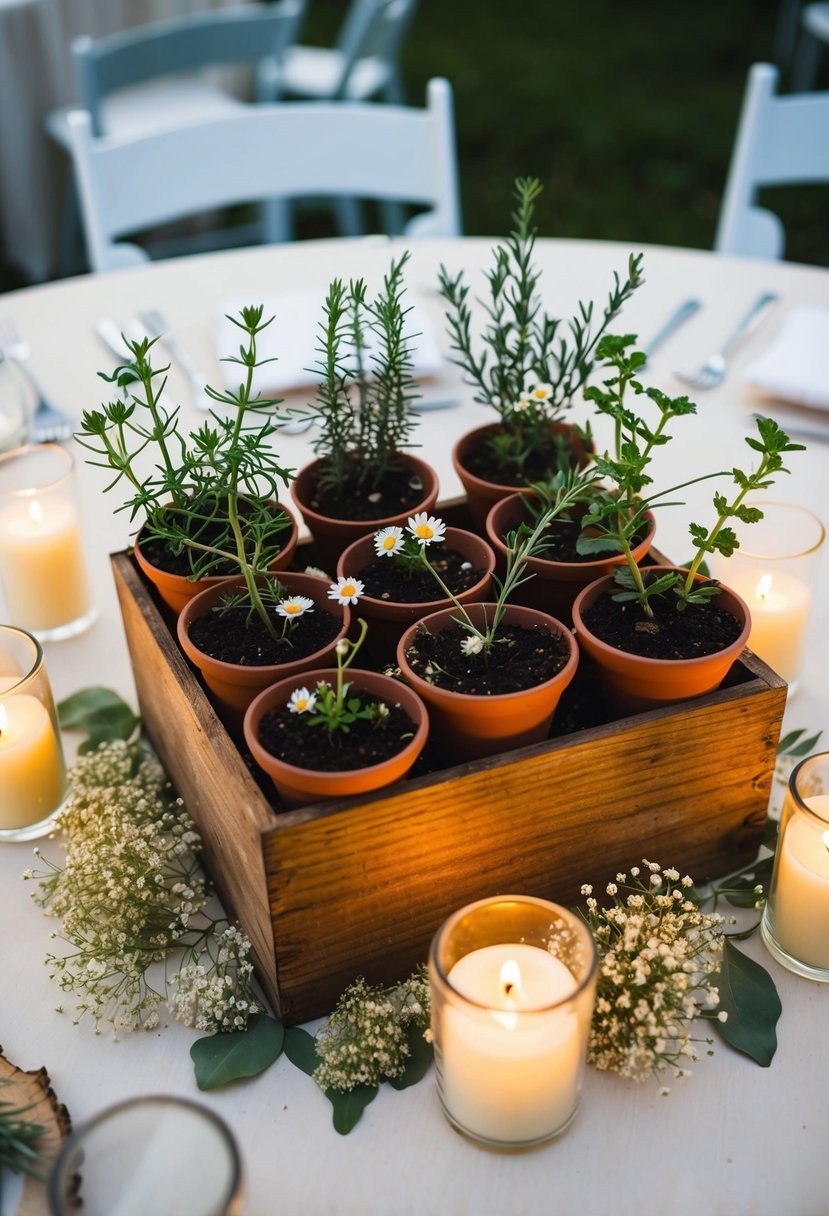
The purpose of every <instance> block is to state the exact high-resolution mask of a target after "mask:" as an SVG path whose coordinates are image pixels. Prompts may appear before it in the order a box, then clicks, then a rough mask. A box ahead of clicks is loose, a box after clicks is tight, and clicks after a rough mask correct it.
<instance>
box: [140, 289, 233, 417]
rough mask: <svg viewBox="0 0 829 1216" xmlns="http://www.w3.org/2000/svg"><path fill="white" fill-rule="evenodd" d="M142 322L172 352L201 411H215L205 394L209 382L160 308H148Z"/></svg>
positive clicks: (152, 335)
mask: <svg viewBox="0 0 829 1216" xmlns="http://www.w3.org/2000/svg"><path fill="white" fill-rule="evenodd" d="M141 320H142V321H143V322H144V324H145V325H146V326H147V330H148V332H149V335H150V337H151V338H161V341H162V342H163V343H164V345H165V346H166V347H167V350H168V351H169V352H170V357H171V358H172V359H174V360H175V361H176V363H177V364H178V365H179V367H180V368H181V370H182V371H183V372H184V374H185V376H186V377H187V379H188V380H189V381H190V388H191V390H192V393H193V400H194V401H195V403H196V405H197V406H198V407H199V409H200V410H210V409H213V407H214V405H215V402H214V401H212V400H211V398H210V397H209V396H208V395H207V393H206V392H205V389H206V387H207V381H206V380H205V378H204V376H203V375H202V374H201V372H199V371H197V370H196V365H195V363H194V362H193V360H192V359H191V358H190V356H189V355H188V353H187V351H186V350H185V349H184V348H183V347H182V345H181V343H180V342H179V340H178V338H177V337H176V336H175V334H174V333H173V332H172V326H171V325H170V322H169V321H168V320H167V318H166V317H165V316H164V313H163V312H162V311H161V309H160V308H148V309H146V310H145V311H144V312H142V314H141Z"/></svg>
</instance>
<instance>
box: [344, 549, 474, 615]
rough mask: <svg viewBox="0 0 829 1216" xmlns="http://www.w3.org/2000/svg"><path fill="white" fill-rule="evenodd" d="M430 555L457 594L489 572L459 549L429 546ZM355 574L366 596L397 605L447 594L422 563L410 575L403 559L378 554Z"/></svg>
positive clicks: (427, 601)
mask: <svg viewBox="0 0 829 1216" xmlns="http://www.w3.org/2000/svg"><path fill="white" fill-rule="evenodd" d="M427 557H428V558H429V564H430V565H431V566H433V567H434V569H435V570H436V571H437V573H438V574H439V575H440V577H441V579H442V580H443V582H444V583H445V584H446V586H447V587H448V588H449V590H450V591H452V592H453V593H454V594H455V595H460V594H461V593H462V592H464V591H468V590H469V588H470V587H474V586H475V584H476V583H478V582H480V580H481V579H482V578H483V577H484V574H485V573H486V571H485V570H484V569H483V568H482V567H481V566H478V567H475V566H473V565H472V563H471V562H469V561H467V559H466V558H465V557H464V556H463V554H462V553H458V551H457V549H450V548H448V547H447V546H446V545H432V546H430V548H429V552H428V553H427ZM356 577H358V578H359V579H361V580H362V581H363V582H364V583H365V588H366V592H365V593H366V595H369V596H371V598H372V599H375V600H388V601H391V602H393V603H397V604H428V603H431V602H433V601H434V600H438V599H442V598H443V597H444V593H443V591H442V590H441V587H440V585H439V583H438V582H437V580H436V579H435V577H434V575H432V574H430V573H429V571H428V570H424V569H423V567H422V566H421V567H417V568H416V569H415V570H413V571H412V574H411V576H410V577H407V576H406V574H405V573H404V569H403V562H402V561H401V560H400V558H394V557H391V558H389V557H376V558H375V559H374V560H373V561H372V562H371V563H370V564H369V565H368V566H364V567H363V569H362V570H359V571H358V572H357V576H356Z"/></svg>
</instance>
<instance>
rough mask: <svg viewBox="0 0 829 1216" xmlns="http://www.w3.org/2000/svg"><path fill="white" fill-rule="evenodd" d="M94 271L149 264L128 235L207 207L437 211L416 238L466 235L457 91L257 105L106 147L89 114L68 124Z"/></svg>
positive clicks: (431, 87) (443, 84)
mask: <svg viewBox="0 0 829 1216" xmlns="http://www.w3.org/2000/svg"><path fill="white" fill-rule="evenodd" d="M68 125H69V132H70V140H71V148H72V157H73V161H74V165H75V175H76V179H77V182H78V189H79V193H80V200H81V210H82V216H83V225H84V230H85V234H86V240H87V249H88V254H89V260H90V264H91V266H92V269H93V270H94V271H102V270H114V269H116V268H118V267H122V266H128V265H134V264H136V263H138V262H143V261H146V260H147V254H146V252H145V251H144V250H142V249H140V248H138V247H136V246H135V245H134V244H132V245H131V244H126V243H122V242H121V240H120V238H121V237H123V236H125V235H127V234H130V233H133V232H140V231H142V230H143V229H146V228H148V227H151V226H153V225H155V224H159V223H163V222H166V221H168V220H171V219H174V218H180V217H182V216H185V215H191V214H194V213H196V212H198V211H200V210H204V209H208V208H215V207H222V206H228V205H230V204H232V203H241V202H254V201H258V200H267V199H271V198H274V197H276V198H279V199H294V198H297V197H308V196H311V197H313V196H316V195H319V196H324V197H331V196H336V195H346V196H350V197H362V198H371V199H379V200H386V201H394V202H400V203H402V202H408V203H414V204H417V205H420V206H424V207H427V208H428V210H427V211H425V212H424V213H422V214H418V215H415V216H414V217H413V218H412V219H411V220H410V221H409V223H408V224H407V226H406V233H407V235H410V236H457V235H459V234H460V231H461V221H460V203H459V194H458V181H457V166H456V159H455V140H454V123H453V114H452V91H451V88H450V86H449V83H448V81H446V80H431V81H429V84H428V86H427V106H426V109H424V110H420V109H415V108H412V107H407V106H392V105H379V106H378V105H371V104H365V103H362V102H300V101H297V102H288V103H279V102H277V103H274V104H263V105H260V106H249V107H246V109H245V110H244V112H241V113H236V114H229V115H225V116H222V117H220V118H217V119H216V120H214V121H212V122H199V123H190V124H186V125H183V126H180V127H177V128H175V129H172V130H166V131H158V132H155V133H154V134H152V135H147V136H142V137H140V138H137V139H115V138H110V137H107V136H104V137H101V138H98V139H96V138H95V136H94V135H93V134H92V124H91V119H90V116H89V114H88V112H86V111H83V110H76V111H74V112H73V113H71V114H70V115H69V119H68Z"/></svg>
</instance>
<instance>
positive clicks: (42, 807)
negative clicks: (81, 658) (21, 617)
mask: <svg viewBox="0 0 829 1216" xmlns="http://www.w3.org/2000/svg"><path fill="white" fill-rule="evenodd" d="M65 796H66V765H65V763H64V758H63V746H62V744H61V737H60V728H59V727H58V719H57V714H56V713H55V705H54V701H53V700H52V690H51V688H50V687H49V677H48V675H47V673H46V666H45V664H44V661H43V651H42V650H41V648H40V644H39V642H38V641H37V639H36V638H33V637H32V636H31V635H30V634H28V633H24V631H23V630H22V629H15V628H13V627H12V626H11V625H0V841H4V840H6V841H14V840H34V839H36V837H38V836H45V835H46V833H47V832H49V831H51V829H52V825H53V820H54V816H55V813H56V812H57V811H58V810H60V808H61V806H62V804H63V800H64V798H65Z"/></svg>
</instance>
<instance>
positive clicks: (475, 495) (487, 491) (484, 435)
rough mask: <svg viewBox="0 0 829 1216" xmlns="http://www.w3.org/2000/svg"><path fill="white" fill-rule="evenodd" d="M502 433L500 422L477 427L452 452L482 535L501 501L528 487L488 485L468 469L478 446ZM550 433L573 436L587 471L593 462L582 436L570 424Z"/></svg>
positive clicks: (515, 483) (559, 424)
mask: <svg viewBox="0 0 829 1216" xmlns="http://www.w3.org/2000/svg"><path fill="white" fill-rule="evenodd" d="M501 429H502V424H501V423H500V422H490V423H488V424H487V425H486V426H479V427H476V428H475V430H473V431H467V433H466V434H465V435H462V436H461V438H460V439H459V440H458V442H457V443H456V444H455V446H454V448H453V449H452V464H453V465H454V468H455V472H456V473H457V475H458V477H459V478H460V480H461V482H462V484H463V488H464V490H465V491H466V501H467V504H468V506H469V513H470V515H471V516H472V522H473V524H474V525H475V528H476V529H477V530H478V531H479V532H483V531H484V529H485V528H486V517H487V515H488V514H489V510H490V508H491V507H492V506H493V505H494V504H495V503H496V502H499V501H500V499H502V498H508V497H509V496H510V495H511V494H515V493H516V492H517V491H518V490H522V489H524V487H525V485H526V482H523V481H520V480H517V481H513V482H504V483H500V482H496V481H487V480H485V478H483V477H478V476H476V474H475V473H472V472H471V471H470V470H469V469H468V468H467V463H466V462H467V461H468V459H469V456H470V453H472V452H473V451H475V449H476V448H477V447H478V445H479V444H481V443H482V442H484V441H485V440H486V439H488V438H489V437H490V436H491V435H495V434H497V433H498V431H500V430H501ZM550 431H551V433H552V434H554V435H569V436H570V438H571V443H572V446H573V451H574V452H575V453H576V455H577V457H578V465H579V468H584V467H585V465H586V464H587V463H588V461H589V459H590V453H589V452H588V451H587V449H586V447H585V446H584V443H583V442H582V440H581V439H580V438H579V436H578V435H576V434H575V433H574V429H573V427H572V426H571V425H570V423H569V422H554V423H553V424H552V425H551V427H550Z"/></svg>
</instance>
